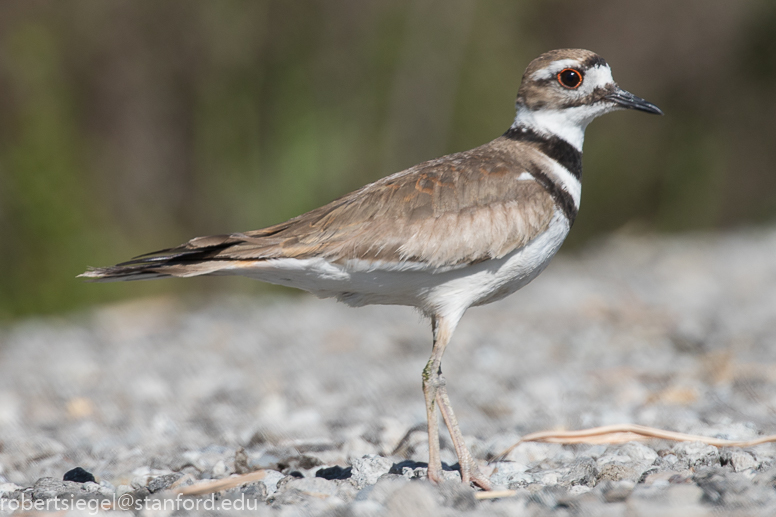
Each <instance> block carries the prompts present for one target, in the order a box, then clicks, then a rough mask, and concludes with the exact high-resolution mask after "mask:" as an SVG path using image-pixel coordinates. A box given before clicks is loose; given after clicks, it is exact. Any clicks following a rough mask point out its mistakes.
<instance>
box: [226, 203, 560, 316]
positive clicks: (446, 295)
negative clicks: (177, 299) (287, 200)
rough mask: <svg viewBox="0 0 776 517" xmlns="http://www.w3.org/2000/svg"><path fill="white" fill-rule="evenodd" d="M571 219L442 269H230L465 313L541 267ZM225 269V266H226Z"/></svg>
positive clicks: (367, 299)
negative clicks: (519, 243)
mask: <svg viewBox="0 0 776 517" xmlns="http://www.w3.org/2000/svg"><path fill="white" fill-rule="evenodd" d="M568 232H569V224H568V221H567V220H566V218H565V217H564V216H563V215H562V214H561V213H559V212H558V213H556V214H555V217H554V218H553V220H552V223H551V224H550V226H549V228H548V229H547V230H546V231H545V232H544V233H542V234H541V235H539V236H538V237H537V238H535V239H534V240H533V241H531V242H530V243H528V245H526V246H525V247H523V248H521V249H519V250H516V251H513V252H512V253H510V254H509V255H507V256H505V257H503V258H500V259H494V260H487V261H484V262H480V263H477V264H473V265H471V266H463V267H458V268H455V269H449V270H446V271H440V270H439V269H437V270H431V269H427V268H426V266H424V265H422V264H417V263H407V264H400V265H397V264H380V265H374V264H366V263H364V262H358V263H352V264H347V265H340V264H333V263H331V262H329V261H327V260H325V259H321V258H314V259H302V260H300V259H276V260H267V261H260V262H256V263H255V264H254V265H253V266H252V267H248V268H245V267H241V268H239V269H235V270H232V271H230V273H233V274H239V275H245V276H248V277H252V278H256V279H258V280H262V281H264V282H270V283H274V284H280V285H286V286H290V287H296V288H298V289H304V290H305V291H309V292H311V293H313V294H315V295H317V296H319V297H321V298H330V297H335V298H337V299H338V300H340V301H342V302H344V303H346V304H348V305H351V306H361V305H371V304H383V305H409V306H413V307H418V308H419V309H421V310H422V311H423V312H425V313H427V314H440V315H442V314H451V315H452V314H463V312H464V311H465V310H466V309H467V308H468V307H471V306H472V305H482V304H486V303H490V302H494V301H496V300H500V299H501V298H504V297H505V296H507V295H509V294H512V293H513V292H515V291H517V290H518V289H520V288H521V287H523V286H524V285H526V284H528V283H529V282H530V281H531V280H533V279H534V278H536V276H537V275H538V274H539V273H541V272H542V270H543V269H544V268H545V267H546V266H547V264H548V263H549V261H550V259H552V257H553V256H554V255H555V253H556V252H557V251H558V249H559V248H560V246H561V244H562V243H563V241H564V240H565V238H566V235H567V234H568ZM224 272H226V271H224Z"/></svg>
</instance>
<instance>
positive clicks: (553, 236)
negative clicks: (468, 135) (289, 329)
mask: <svg viewBox="0 0 776 517" xmlns="http://www.w3.org/2000/svg"><path fill="white" fill-rule="evenodd" d="M515 108H516V114H515V119H514V122H513V123H512V125H511V126H510V127H509V129H508V130H507V131H506V132H505V133H504V134H502V135H501V136H499V137H497V138H496V139H495V140H492V141H490V142H488V143H486V144H484V145H481V146H479V147H476V148H474V149H471V150H468V151H463V152H457V153H454V154H450V155H446V156H443V157H441V158H437V159H433V160H429V161H426V162H423V163H420V164H417V165H415V166H413V167H410V168H408V169H406V170H403V171H401V172H397V173H395V174H392V175H389V176H386V177H384V178H382V179H379V180H377V181H375V182H374V183H370V184H368V185H366V186H364V187H362V188H360V189H358V190H355V191H353V192H351V193H349V194H346V195H344V196H342V197H340V198H338V199H336V200H334V201H332V202H330V203H329V204H327V205H324V206H322V207H320V208H316V209H314V210H311V211H309V212H307V213H304V214H302V215H299V216H297V217H294V218H292V219H289V220H288V221H285V222H282V223H280V224H275V225H274V226H269V227H266V228H263V229H260V230H253V231H246V232H242V233H231V234H223V235H209V236H204V237H196V238H193V239H191V240H189V241H188V242H186V243H185V244H182V245H180V246H177V247H173V248H168V249H164V250H160V251H157V252H153V253H148V254H145V255H140V256H138V257H135V258H134V259H132V260H129V261H127V262H123V263H120V264H118V265H116V266H111V267H102V268H89V269H88V270H87V271H86V272H85V273H83V274H81V275H79V276H80V277H83V278H86V279H88V280H92V281H115V280H141V279H152V278H165V277H193V276H201V275H242V276H245V277H249V278H253V279H258V280H261V281H264V282H269V283H273V284H281V285H285V286H290V287H295V288H299V289H303V290H305V291H309V292H310V293H312V294H314V295H317V296H318V297H321V298H336V299H337V300H338V301H340V302H344V303H345V304H347V305H350V306H363V305H369V304H395V305H407V306H411V307H415V308H417V309H419V310H420V311H421V312H422V313H423V315H425V316H427V317H428V318H429V319H430V320H431V329H432V335H433V344H432V349H431V350H432V351H431V356H430V358H429V361H428V363H427V364H426V366H425V368H424V369H423V371H422V387H423V395H424V398H425V406H426V416H427V420H428V444H429V459H428V470H427V477H428V479H429V480H431V481H432V482H435V483H438V482H439V481H440V480H442V478H443V474H442V462H441V458H440V446H439V422H438V418H437V416H438V415H437V411H439V413H441V415H442V419H443V421H444V423H445V425H446V426H447V429H448V431H449V433H450V436H451V438H452V442H453V446H454V449H455V452H456V454H457V456H458V460H459V461H458V464H459V469H460V474H461V480H462V481H463V482H464V483H466V484H469V483H473V484H474V485H476V486H478V487H480V488H481V489H485V490H488V489H490V488H491V485H490V481H489V479H488V478H487V477H486V476H484V475H483V474H482V472H481V470H480V468H479V465H478V463H477V462H476V460H475V459H474V457H473V456H472V454H471V453H470V451H469V449H468V448H467V446H466V444H465V442H464V439H463V435H462V433H461V430H460V428H459V425H458V421H457V419H456V416H455V413H454V412H453V408H452V405H451V403H450V399H449V397H448V393H447V387H446V380H445V378H444V376H443V375H442V369H441V363H442V356H443V354H444V352H445V349H446V348H447V346H448V343H449V342H450V339H451V337H452V335H453V333H454V331H455V329H456V326H457V325H458V322H459V321H460V319H461V317H462V316H463V315H464V313H465V312H466V310H467V309H468V308H469V307H473V306H479V305H484V304H488V303H492V302H495V301H497V300H501V299H503V298H504V297H506V296H508V295H510V294H512V293H514V292H515V291H517V290H518V289H520V288H522V287H523V286H525V285H526V284H528V283H529V282H531V281H532V280H533V279H534V278H536V277H537V276H538V275H539V274H540V273H541V272H542V271H543V270H544V269H545V267H546V266H547V264H548V263H549V262H550V260H551V259H552V257H553V256H554V255H555V254H556V252H557V251H558V249H559V248H560V246H561V244H562V243H563V241H564V239H565V238H566V236H567V235H568V233H569V230H570V229H571V226H572V225H573V223H574V220H575V218H576V216H577V212H578V211H579V206H580V195H581V179H582V144H583V141H584V134H585V129H586V128H587V126H588V124H589V123H590V122H591V121H592V120H593V119H595V118H596V117H599V116H601V115H604V114H606V113H609V112H612V111H615V110H623V109H632V110H638V111H643V112H646V113H652V114H658V115H662V114H663V113H662V111H661V110H660V109H659V108H658V107H657V106H655V105H654V104H652V103H650V102H647V101H646V100H644V99H642V98H640V97H637V96H635V95H633V94H631V93H629V92H627V91H626V90H623V89H622V88H620V87H619V86H618V84H617V83H616V82H615V81H614V79H613V78H612V72H611V68H610V66H609V65H608V64H607V62H606V61H605V60H604V59H603V58H602V57H600V56H599V55H597V54H595V53H594V52H591V51H589V50H583V49H558V50H551V51H549V52H546V53H544V54H542V55H540V56H539V57H537V58H536V59H534V60H533V61H531V62H530V64H529V65H528V67H527V68H526V70H525V73H524V74H523V77H522V81H521V84H520V87H519V90H518V93H517V100H516V102H515Z"/></svg>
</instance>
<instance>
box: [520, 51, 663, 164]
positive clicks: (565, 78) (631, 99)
mask: <svg viewBox="0 0 776 517" xmlns="http://www.w3.org/2000/svg"><path fill="white" fill-rule="evenodd" d="M620 109H635V110H640V111H645V112H647V113H654V114H658V115H662V114H663V112H662V111H660V109H659V108H658V107H657V106H655V105H654V104H652V103H650V102H647V101H645V100H644V99H642V98H640V97H636V96H635V95H633V94H632V93H629V92H627V91H625V90H623V89H622V88H620V87H619V86H618V85H617V83H616V82H614V79H613V78H612V70H611V68H609V65H608V64H607V63H606V61H605V60H604V59H603V58H602V57H600V56H599V55H598V54H595V53H593V52H590V51H589V50H582V49H561V50H552V51H550V52H546V53H544V54H542V55H541V56H539V57H537V58H536V59H534V60H533V61H531V64H529V65H528V68H527V69H526V70H525V74H523V81H522V83H521V84H520V90H519V91H518V93H517V116H516V118H515V123H514V125H513V126H512V127H518V126H521V125H522V126H528V127H530V128H532V129H535V130H537V131H540V132H543V133H548V134H552V135H556V136H559V137H560V138H563V139H564V140H566V141H568V142H569V143H571V144H572V145H574V146H575V147H576V148H577V149H579V150H581V149H582V142H583V140H584V132H585V128H586V127H587V125H588V124H589V123H590V122H591V121H592V120H593V119H594V118H596V117H598V116H600V115H603V114H604V113H609V112H610V111H615V110H620Z"/></svg>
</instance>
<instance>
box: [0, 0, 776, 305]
mask: <svg viewBox="0 0 776 517" xmlns="http://www.w3.org/2000/svg"><path fill="white" fill-rule="evenodd" d="M560 47H583V48H588V49H591V50H593V51H595V52H598V53H599V54H601V55H602V56H603V57H604V58H605V59H607V61H608V62H609V63H610V64H611V65H612V68H613V70H614V76H615V79H616V80H617V81H618V82H619V83H620V85H621V86H623V87H624V88H625V89H627V90H629V91H631V92H633V93H635V94H636V95H639V96H641V97H644V98H646V99H648V100H650V101H652V102H654V103H656V104H657V105H658V106H660V107H661V108H662V109H663V110H664V111H665V113H666V116H665V117H653V116H647V115H645V114H639V113H618V114H614V115H610V116H607V117H604V118H603V119H601V120H598V121H596V122H595V123H594V124H592V126H591V127H590V128H589V129H588V132H587V139H586V144H585V158H584V165H585V186H584V193H585V194H584V201H583V205H582V211H581V213H580V216H579V218H578V219H577V222H576V224H575V227H574V231H573V232H572V233H571V236H570V240H569V242H568V243H567V246H566V250H568V249H571V250H573V249H574V248H575V247H579V246H581V245H583V244H584V243H585V242H588V241H589V240H590V239H592V238H595V237H596V236H600V235H605V234H607V233H610V232H615V231H631V232H635V231H637V232H680V231H690V230H716V229H722V228H730V227H741V226H751V225H767V224H772V223H773V221H774V219H776V171H774V164H775V163H776V95H774V93H776V3H774V2H773V1H771V0H737V1H735V2H731V1H729V0H686V1H681V2H677V1H675V0H649V1H635V0H634V1H628V2H622V1H615V0H575V1H559V0H555V1H546V0H545V1H539V0H521V1H516V0H488V1H481V2H474V1H470V0H415V1H405V0H391V1H384V0H381V1H364V0H325V1H324V0H318V1H314V0H307V1H297V2H286V1H282V0H245V1H238V0H221V1H218V2H213V1H208V0H202V1H194V0H179V1H175V0H165V1H162V2H160V1H151V0H146V1H138V0H132V1H129V0H114V1H111V2H105V1H103V0H57V1H35V0H4V1H3V2H2V3H0V239H1V240H0V242H2V246H0V266H2V270H3V274H2V275H0V318H2V319H5V320H8V319H10V318H14V317H17V316H20V315H27V314H36V313H56V312H62V311H72V310H75V309H78V308H81V307H84V306H88V305H90V304H94V303H98V302H104V301H108V300H117V299H122V298H127V297H132V296H147V295H151V294H161V293H184V292H185V293H193V292H197V293H214V292H223V291H224V290H229V291H234V290H238V291H243V292H256V291H259V290H262V289H267V287H266V286H263V285H262V284H260V283H259V282H249V281H244V280H240V279H229V280H225V279H222V278H221V279H196V280H186V281H181V280H174V281H165V282H150V283H147V282H141V283H130V284H107V285H90V284H84V283H82V282H81V281H79V280H76V279H75V276H76V275H77V274H79V273H81V272H82V271H83V270H84V269H85V267H86V266H89V265H91V266H104V265H110V264H114V263H116V262H120V261H123V260H126V259H128V258H129V257H132V256H135V255H138V254H140V253H144V252H147V251H151V250H155V249H159V248H165V247H169V246H171V245H176V244H179V243H181V242H184V241H186V240H188V239H189V238H190V237H193V236H196V235H204V234H209V233H226V232H234V231H244V230H249V229H255V228H259V227H262V226H266V225H269V224H273V223H277V222H280V221H282V220H285V219H287V218H289V217H292V216H295V215H298V214H299V213H302V212H304V211H306V210H309V209H311V208H314V207H316V206H318V205H320V204H323V203H326V202H328V201H330V200H332V199H334V198H336V197H338V196H340V195H342V194H344V193H346V192H348V191H350V190H352V189H355V188H357V187H360V186H361V185H363V184H365V183H367V182H370V181H373V180H376V179H378V178H380V177H382V176H384V175H387V174H389V173H392V172H396V171H398V170H401V169H403V168H406V167H408V166H411V165H413V164H415V163H417V162H419V161H422V160H425V159H430V158H434V157H437V156H440V155H443V154H446V153H450V152H455V151H460V150H464V149H468V148H471V147H474V146H477V145H480V144H482V143H484V142H487V141H489V140H491V139H493V138H494V137H496V136H499V135H500V134H502V133H503V132H504V131H505V130H506V129H507V128H508V127H509V125H510V123H511V121H512V119H513V117H514V109H513V103H514V98H515V94H516V92H517V88H518V85H519V82H520V78H521V75H522V73H523V70H524V69H525V67H526V65H527V64H528V63H529V61H530V60H531V59H533V58H534V57H536V56H537V55H538V54H540V53H541V52H544V51H546V50H549V49H552V48H560ZM203 296H206V295H205V294H203Z"/></svg>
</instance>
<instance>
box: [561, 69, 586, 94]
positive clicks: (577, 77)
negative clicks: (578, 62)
mask: <svg viewBox="0 0 776 517" xmlns="http://www.w3.org/2000/svg"><path fill="white" fill-rule="evenodd" d="M558 82H559V83H560V84H561V86H564V87H566V88H571V89H572V90H573V89H575V88H579V85H580V84H582V73H581V72H579V71H578V70H574V69H573V68H564V69H563V70H561V71H560V72H558Z"/></svg>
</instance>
